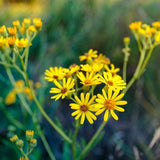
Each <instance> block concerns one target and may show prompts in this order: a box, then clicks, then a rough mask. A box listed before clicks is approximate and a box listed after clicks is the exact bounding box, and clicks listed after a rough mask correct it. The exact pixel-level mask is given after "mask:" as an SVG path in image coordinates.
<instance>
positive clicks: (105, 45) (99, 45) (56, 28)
mask: <svg viewBox="0 0 160 160" xmlns="http://www.w3.org/2000/svg"><path fill="white" fill-rule="evenodd" d="M34 17H41V18H42V21H43V27H42V31H41V32H40V34H39V35H38V36H37V37H36V38H35V40H34V41H33V45H32V47H31V50H30V56H29V68H28V73H29V75H30V78H32V79H33V80H34V81H40V82H41V83H42V87H41V89H40V93H39V95H38V96H39V97H40V99H41V101H42V103H43V106H45V110H46V112H47V113H48V114H49V116H50V117H52V118H53V119H54V120H55V117H56V116H57V117H58V118H59V119H60V122H61V123H62V124H63V126H64V128H65V129H66V130H67V129H72V124H73V122H74V119H73V117H71V115H70V114H71V111H70V110H69V108H68V106H67V105H68V102H67V101H65V100H64V101H59V102H56V103H55V102H53V100H50V95H49V87H51V85H49V84H48V83H47V82H45V80H44V72H45V70H46V69H48V68H49V67H50V66H53V67H54V66H63V67H68V66H69V65H70V64H72V63H77V64H78V63H79V59H78V56H79V55H81V54H83V53H84V52H86V51H88V50H89V49H90V48H93V49H96V50H98V51H99V53H104V54H105V55H106V56H107V57H109V58H110V59H111V62H112V63H114V64H115V66H116V67H120V68H121V69H122V64H123V54H122V51H121V50H122V48H123V47H124V46H123V37H125V36H130V37H131V45H130V47H131V55H130V58H129V63H128V69H127V80H129V79H130V77H131V75H132V74H133V72H134V70H135V68H136V65H137V62H138V61H137V57H138V56H139V53H138V49H137V44H136V41H135V39H134V38H133V35H132V33H131V31H130V30H129V28H128V25H129V24H130V23H131V22H133V21H142V22H143V23H147V24H151V23H152V22H153V21H156V20H160V2H159V0H134V1H131V0H50V1H49V0H0V26H1V25H3V24H5V25H6V26H10V25H11V23H12V21H13V20H21V21H22V20H23V18H34ZM159 51H160V47H157V48H156V49H155V50H154V52H153V55H152V58H151V60H150V62H149V65H148V66H147V70H146V72H145V73H144V74H143V76H142V77H141V79H140V80H138V81H137V82H136V83H135V84H134V86H133V87H132V88H131V89H130V90H129V92H128V93H127V94H126V96H125V99H126V100H127V101H128V105H127V106H126V107H125V110H126V111H125V112H124V113H121V114H119V119H120V120H119V121H118V122H115V121H114V120H112V119H110V120H109V123H108V124H107V126H106V127H105V136H104V139H103V141H101V142H100V143H99V144H98V145H97V146H96V147H95V149H93V151H91V152H90V154H89V155H88V157H87V158H86V160H87V159H93V160H94V159H95V160H104V159H105V160H114V159H116V160H135V159H136V151H138V153H139V154H140V155H139V156H140V159H142V160H143V159H144V160H147V159H148V160H152V159H159V158H160V150H158V149H157V147H158V146H159V141H158V140H157V144H156V146H155V148H153V149H152V150H151V151H148V150H147V146H148V144H149V143H150V141H151V139H152V136H153V134H154V132H155V130H156V129H157V128H158V127H159V125H160V116H159V115H160V96H159V92H160V70H159V68H160V54H159ZM15 78H16V79H17V80H18V79H20V77H18V76H17V75H15ZM0 82H1V83H0V88H1V93H0V96H1V98H4V97H6V95H7V94H8V92H9V91H10V90H11V89H12V88H11V85H10V83H9V81H8V78H7V76H6V74H5V71H4V68H3V67H2V66H0ZM44 93H45V96H44ZM19 108H20V106H19V103H18V102H17V103H16V104H15V105H11V106H5V111H6V112H9V113H11V114H12V115H13V116H14V117H16V118H17V119H18V120H21V121H23V123H24V124H25V126H26V129H28V128H30V129H32V128H34V126H33V124H32V123H31V120H30V118H29V117H28V116H27V115H26V114H25V113H23V112H24V111H22V110H20V109H19ZM21 114H22V115H21ZM20 115H21V116H20ZM24 115H25V116H26V117H25V118H24V117H23V116H24ZM39 119H40V121H41V125H42V127H43V130H44V133H45V136H46V138H47V140H48V142H49V144H50V146H51V148H52V151H53V153H54V154H55V157H56V158H57V160H70V151H69V150H68V146H67V145H66V144H65V145H63V141H59V139H60V137H59V136H58V134H57V133H56V132H55V131H54V130H53V129H51V127H50V125H49V124H47V122H46V121H45V120H44V119H43V117H41V116H39ZM101 122H102V117H101V118H99V120H98V121H96V122H95V123H94V124H93V125H88V124H85V125H84V126H83V127H82V129H81V130H80V133H79V137H80V136H81V137H83V139H85V140H86V141H88V140H89V139H90V137H91V136H92V135H93V133H94V132H95V131H96V129H97V127H98V126H99V125H100V124H101ZM57 123H58V122H57ZM0 124H1V125H0V157H1V158H0V159H1V160H9V159H15V160H17V159H18V156H19V153H17V152H16V150H15V147H14V146H13V145H12V144H11V143H10V142H9V141H8V138H9V135H10V133H11V132H15V133H17V134H20V135H22V136H23V134H24V131H21V130H18V129H17V128H16V127H15V126H14V125H13V124H12V123H11V122H10V121H8V120H7V118H6V114H5V113H4V109H3V112H0ZM37 138H38V137H37ZM57 139H58V140H57ZM79 140H80V139H79ZM8 153H10V154H8ZM40 157H43V158H40ZM32 159H33V160H37V159H42V160H44V159H45V160H47V159H49V157H48V154H47V153H46V151H45V150H44V147H43V145H42V142H41V141H40V140H39V141H38V147H37V150H36V151H34V152H33V156H32V157H31V160H32Z"/></svg>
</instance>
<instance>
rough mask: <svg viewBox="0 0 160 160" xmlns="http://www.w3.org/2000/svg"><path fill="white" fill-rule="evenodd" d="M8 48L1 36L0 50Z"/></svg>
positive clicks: (5, 40)
mask: <svg viewBox="0 0 160 160" xmlns="http://www.w3.org/2000/svg"><path fill="white" fill-rule="evenodd" d="M6 46H8V44H7V39H6V38H4V37H3V36H1V37H0V49H3V48H4V47H6Z"/></svg>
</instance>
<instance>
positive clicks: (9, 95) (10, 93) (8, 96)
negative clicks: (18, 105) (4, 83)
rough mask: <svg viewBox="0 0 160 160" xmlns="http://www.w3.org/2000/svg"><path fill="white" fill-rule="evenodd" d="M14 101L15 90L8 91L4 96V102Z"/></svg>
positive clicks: (10, 102)
mask: <svg viewBox="0 0 160 160" xmlns="http://www.w3.org/2000/svg"><path fill="white" fill-rule="evenodd" d="M15 101H16V92H15V91H11V92H9V94H8V95H7V97H6V98H5V104H7V105H10V104H13V103H15Z"/></svg>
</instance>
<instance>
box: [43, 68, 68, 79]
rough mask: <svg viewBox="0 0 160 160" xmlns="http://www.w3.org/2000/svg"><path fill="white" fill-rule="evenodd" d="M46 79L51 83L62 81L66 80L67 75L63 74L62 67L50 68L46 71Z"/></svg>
mask: <svg viewBox="0 0 160 160" xmlns="http://www.w3.org/2000/svg"><path fill="white" fill-rule="evenodd" d="M45 75H46V77H45V79H46V80H47V81H49V82H52V81H54V80H61V79H63V78H64V76H65V74H64V72H63V68H62V67H59V68H58V67H54V68H53V67H50V68H49V69H47V70H46V71H45Z"/></svg>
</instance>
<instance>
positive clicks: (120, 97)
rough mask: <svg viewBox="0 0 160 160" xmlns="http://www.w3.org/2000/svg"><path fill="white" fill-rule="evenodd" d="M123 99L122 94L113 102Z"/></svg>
mask: <svg viewBox="0 0 160 160" xmlns="http://www.w3.org/2000/svg"><path fill="white" fill-rule="evenodd" d="M123 97H124V94H123V93H122V94H120V95H119V96H118V97H116V98H115V99H114V100H115V101H118V100H120V99H122V98H123Z"/></svg>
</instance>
